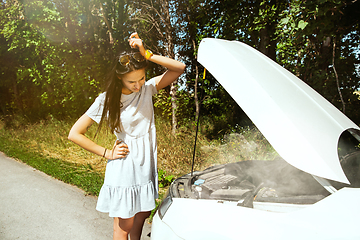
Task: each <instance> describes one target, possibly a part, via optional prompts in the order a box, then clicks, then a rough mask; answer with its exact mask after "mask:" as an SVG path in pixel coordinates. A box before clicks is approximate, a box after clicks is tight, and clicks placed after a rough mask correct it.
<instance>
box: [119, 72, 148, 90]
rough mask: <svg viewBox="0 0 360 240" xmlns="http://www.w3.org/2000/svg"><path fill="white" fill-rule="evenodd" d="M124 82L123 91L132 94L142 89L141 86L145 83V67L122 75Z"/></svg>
mask: <svg viewBox="0 0 360 240" xmlns="http://www.w3.org/2000/svg"><path fill="white" fill-rule="evenodd" d="M121 81H122V82H123V85H124V86H123V88H122V93H123V94H131V93H133V92H138V91H140V88H141V86H142V85H144V83H145V69H144V68H143V69H139V70H134V71H132V72H129V73H126V74H124V75H123V76H122V77H121Z"/></svg>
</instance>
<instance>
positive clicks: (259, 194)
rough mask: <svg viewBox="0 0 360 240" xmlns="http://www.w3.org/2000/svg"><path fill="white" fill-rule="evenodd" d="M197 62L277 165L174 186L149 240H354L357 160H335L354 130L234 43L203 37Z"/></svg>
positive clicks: (219, 169) (236, 169)
mask: <svg viewBox="0 0 360 240" xmlns="http://www.w3.org/2000/svg"><path fill="white" fill-rule="evenodd" d="M198 61H199V62H200V63H201V64H202V65H203V66H204V67H205V68H206V69H207V70H208V71H209V72H210V73H211V74H212V75H213V76H214V77H215V78H216V79H217V80H218V82H219V83H220V84H221V85H222V86H223V87H224V88H225V89H226V90H227V92H228V93H229V94H230V95H231V96H232V97H233V99H234V100H235V101H236V102H237V103H238V104H239V106H240V107H241V108H242V109H243V110H244V111H245V112H246V114H247V115H248V116H249V117H250V119H251V120H252V121H253V123H254V124H255V125H256V126H257V128H258V129H259V130H260V131H261V132H262V134H263V135H264V136H265V137H266V139H267V140H268V141H269V143H270V144H271V145H272V146H273V147H274V149H275V150H276V151H277V153H278V154H279V155H280V156H281V159H278V160H274V161H260V160H256V161H242V162H238V163H229V164H225V165H218V166H213V167H211V168H209V169H206V170H204V171H201V172H194V173H190V174H187V175H185V176H183V177H180V178H178V179H176V180H175V181H174V182H173V183H172V184H171V186H170V189H169V193H168V195H167V197H166V198H165V199H164V201H163V202H162V203H161V205H160V206H159V208H158V211H157V213H156V214H155V216H154V219H153V223H152V232H151V239H152V240H175V239H186V240H195V239H196V240H199V239H204V240H205V239H206V240H212V239H214V240H215V239H216V240H219V239H220V240H230V239H231V240H233V239H249V240H257V239H259V240H260V239H261V240H263V239H266V240H272V239H273V240H275V239H276V240H289V239H291V240H296V239H301V240H304V239H307V240H309V239H316V240H322V239H326V240H329V239H341V240H344V239H346V240H350V239H352V240H355V239H357V240H359V239H360V230H359V229H358V227H359V222H358V219H359V217H360V189H359V188H358V187H359V183H360V181H359V177H360V176H359V173H360V168H359V165H360V153H359V151H355V152H354V153H352V154H351V155H349V156H347V157H345V158H342V160H341V161H340V158H339V155H338V144H339V138H340V136H341V135H342V134H343V133H345V132H348V133H349V135H350V134H351V136H352V137H353V138H354V139H357V141H360V128H359V126H357V125H356V124H354V123H353V122H352V121H351V120H349V119H348V118H347V117H346V116H345V115H344V114H342V113H341V112H340V111H339V110H338V109H336V108H335V107H334V106H333V105H331V104H330V103H329V102H328V101H327V100H325V99H324V98H323V97H322V96H321V95H319V94H318V93H316V92H315V91H314V90H313V89H312V88H310V87H309V86H307V85H306V84H305V83H304V82H303V81H301V80H300V79H298V78H297V77H296V76H294V75H293V74H292V73H290V72H289V71H287V70H286V69H284V68H283V67H281V66H280V65H278V64H276V63H275V62H274V61H272V60H270V59H269V58H268V57H266V56H265V55H263V54H262V53H260V52H258V51H257V50H255V49H253V48H251V47H249V46H247V45H246V44H243V43H241V42H237V41H226V40H219V39H210V38H207V39H204V40H203V41H202V42H201V44H200V46H199V51H198Z"/></svg>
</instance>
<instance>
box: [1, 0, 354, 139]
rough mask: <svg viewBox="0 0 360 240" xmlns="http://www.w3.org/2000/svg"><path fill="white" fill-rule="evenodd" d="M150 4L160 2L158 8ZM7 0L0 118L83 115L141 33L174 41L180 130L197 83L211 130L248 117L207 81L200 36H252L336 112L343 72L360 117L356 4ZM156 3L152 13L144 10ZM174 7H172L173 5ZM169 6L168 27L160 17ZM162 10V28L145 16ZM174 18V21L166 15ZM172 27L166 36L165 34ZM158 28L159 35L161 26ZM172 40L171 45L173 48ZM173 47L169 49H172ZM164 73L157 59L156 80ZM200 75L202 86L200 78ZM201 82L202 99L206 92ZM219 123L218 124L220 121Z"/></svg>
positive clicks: (160, 108)
mask: <svg viewBox="0 0 360 240" xmlns="http://www.w3.org/2000/svg"><path fill="white" fill-rule="evenodd" d="M151 3H152V4H153V5H151ZM162 3H163V4H160V2H157V1H155V2H154V1H152V2H150V1H126V0H121V1H113V0H105V1H98V0H95V1H93V2H88V1H75V2H74V1H69V0H66V1H64V2H62V3H60V2H54V1H45V2H44V1H39V0H35V1H29V0H25V1H15V0H10V1H1V7H0V73H1V74H0V78H1V81H0V91H1V94H0V100H1V102H2V106H1V107H0V114H1V115H3V116H5V115H9V114H13V113H20V114H22V115H24V116H26V117H27V118H28V119H31V120H32V121H37V120H39V119H44V118H46V117H47V116H48V115H49V114H50V115H53V116H55V117H57V118H65V117H67V116H79V115H81V114H82V113H83V112H84V111H85V110H86V109H87V108H88V107H89V105H90V104H91V103H92V102H93V100H94V98H95V97H96V96H97V95H98V94H99V93H100V92H101V88H102V85H103V78H104V77H105V75H106V73H107V72H108V69H109V64H110V62H111V59H112V57H113V56H114V54H115V53H116V51H118V50H119V49H120V48H121V47H122V46H123V45H124V44H125V45H126V39H127V37H128V36H129V33H130V32H132V31H134V30H137V31H138V32H139V33H140V35H141V36H142V37H143V39H144V42H145V43H146V45H147V46H149V47H150V48H152V49H153V50H155V52H157V53H161V54H163V55H167V54H168V53H169V52H168V51H169V49H166V47H167V46H170V45H171V46H173V47H174V49H175V50H176V53H177V56H180V57H181V60H182V61H184V62H185V63H186V64H187V66H188V68H187V72H186V75H184V76H183V77H182V78H181V79H179V83H180V84H181V85H180V87H179V90H178V93H177V94H178V98H177V99H178V100H177V105H178V108H177V109H176V115H177V117H178V122H179V124H180V126H193V123H194V120H195V109H196V108H195V88H196V87H198V88H199V89H197V92H198V97H199V100H200V102H201V103H202V107H201V111H202V116H205V118H206V121H207V124H208V125H209V126H211V127H208V128H207V129H209V130H210V131H211V132H208V133H207V134H208V136H209V137H212V138H216V135H217V134H218V132H219V131H222V129H223V128H224V127H230V128H233V127H234V126H235V125H236V124H237V123H239V121H242V122H248V120H247V118H246V117H244V114H242V113H240V114H239V112H241V110H240V109H238V107H237V106H236V104H235V103H234V102H233V100H232V99H231V98H230V97H229V96H228V95H227V94H226V93H224V90H223V89H222V88H221V87H220V86H219V84H218V83H217V82H216V80H215V79H213V78H212V77H211V76H210V75H209V76H207V79H206V80H205V81H204V82H202V80H201V73H202V70H203V69H202V67H201V66H200V65H199V63H197V61H196V54H197V48H198V44H199V43H200V41H201V40H202V39H203V38H206V37H218V38H225V39H229V40H238V41H242V42H245V43H247V44H249V45H251V46H253V47H255V48H257V49H259V50H260V51H261V52H263V53H264V54H266V55H267V56H269V57H270V58H272V59H274V60H276V61H277V62H278V63H279V64H281V65H282V66H284V67H285V68H287V69H288V70H290V71H291V72H293V73H294V74H296V75H297V76H299V77H300V78H301V79H303V80H304V81H305V82H306V83H307V84H309V85H310V86H312V87H313V88H314V89H315V90H316V91H318V92H319V93H320V94H322V95H323V96H325V97H326V98H327V99H328V100H329V101H330V102H332V103H333V104H334V105H335V106H337V107H338V108H339V109H341V108H342V104H341V102H340V98H339V91H338V90H339V89H337V86H336V79H335V74H334V70H333V63H332V53H333V50H335V57H334V62H335V67H336V69H337V72H338V75H339V82H340V90H341V92H342V94H343V97H344V99H345V104H346V110H347V111H346V114H348V115H349V117H350V118H351V119H353V120H354V121H356V122H360V113H359V111H356V110H357V109H358V108H359V107H360V106H359V105H360V101H359V100H358V99H357V98H356V96H355V95H354V94H353V92H354V91H355V90H356V89H358V88H359V87H360V86H359V85H360V83H359V82H360V81H359V75H358V73H357V71H356V66H357V65H358V64H359V61H360V59H359V55H358V52H357V51H358V46H359V42H360V37H359V36H360V34H359V21H360V20H359V18H358V16H359V14H360V13H359V9H360V8H359V4H360V3H359V1H350V0H341V1H335V0H317V1H298V0H291V1H279V0H262V1H255V0H251V1H235V2H234V1H231V0H221V1H220V0H192V1H183V0H180V1H175V2H174V1H163V2H162ZM144 4H150V5H151V6H152V7H153V9H151V11H150V9H145V8H144V6H145V5H144ZM167 7H169V8H167ZM164 9H169V16H170V18H171V21H170V25H166V24H165V22H163V21H165V19H164V18H162V17H164V16H161V15H157V14H155V13H156V11H157V12H158V13H163V10H164ZM145 14H153V15H154V14H155V15H154V16H153V17H154V19H157V22H158V23H159V28H158V29H156V28H155V27H154V25H152V24H151V23H150V22H149V18H145ZM166 21H167V23H169V21H168V20H166ZM169 28H170V31H171V32H172V35H169V36H168V40H171V41H172V43H171V44H170V43H169V42H166V41H165V40H164V38H163V35H164V34H165V32H168V31H169ZM159 31H160V32H159ZM169 44H170V45H169ZM170 50H171V49H170ZM163 70H164V69H161V68H159V67H158V66H155V65H151V69H150V71H149V74H148V75H149V77H151V76H154V75H158V74H160V73H162V71H163ZM196 79H197V81H198V83H197V85H196V86H195V81H196ZM200 87H203V88H204V90H203V91H204V92H203V95H201V96H200V93H201V88H200ZM154 103H155V107H156V112H157V114H158V115H161V116H162V117H163V118H165V119H170V118H171V114H172V109H171V106H172V104H171V98H170V97H169V92H168V90H167V91H163V92H162V93H161V94H159V95H158V96H156V97H155V99H154ZM216 125H217V126H216Z"/></svg>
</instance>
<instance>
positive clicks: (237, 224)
mask: <svg viewBox="0 0 360 240" xmlns="http://www.w3.org/2000/svg"><path fill="white" fill-rule="evenodd" d="M359 202H360V189H354V188H343V189H341V190H339V191H337V192H336V193H334V194H332V195H330V196H329V197H327V198H325V199H323V200H322V201H319V202H318V203H315V204H313V205H309V206H308V207H306V208H302V209H299V210H296V211H292V212H288V213H276V212H267V211H262V210H257V209H252V208H246V207H239V206H236V204H226V203H219V201H217V200H204V199H201V200H194V199H185V198H174V199H173V203H172V206H171V207H170V208H169V209H168V212H167V213H166V215H165V216H164V218H163V222H161V220H160V219H159V217H158V215H156V216H155V219H154V222H153V229H152V233H151V234H152V239H156V240H169V239H186V240H195V239H196V240H199V239H206V240H215V239H216V240H219V239H221V240H227V239H252V240H260V239H261V240H262V239H268V240H275V239H276V240H288V239H292V240H297V239H299V240H304V239H316V240H325V239H326V240H330V239H339V240H340V239H347V240H350V239H354V240H355V239H360V231H357V228H358V222H357V221H356V218H357V216H358V215H359V213H360V204H359ZM339 203H341V204H339ZM187 209H191V211H186V210H187ZM184 211H186V212H187V213H188V214H190V213H191V215H186V218H187V219H189V220H190V219H191V221H182V220H184V219H182V218H179V216H184ZM164 223H166V224H164ZM165 226H166V227H165ZM169 226H171V228H170V227H169ZM166 228H168V231H169V232H168V233H166V230H165V229H166ZM163 231H165V233H164V232H163ZM158 232H160V233H161V234H158ZM174 233H176V234H177V236H176V235H175V234H174ZM153 237H154V238H153ZM174 237H176V238H174Z"/></svg>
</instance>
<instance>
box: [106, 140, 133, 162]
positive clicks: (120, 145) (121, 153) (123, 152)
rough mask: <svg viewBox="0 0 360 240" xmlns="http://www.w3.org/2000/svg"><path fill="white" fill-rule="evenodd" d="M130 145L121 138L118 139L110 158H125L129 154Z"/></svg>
mask: <svg viewBox="0 0 360 240" xmlns="http://www.w3.org/2000/svg"><path fill="white" fill-rule="evenodd" d="M129 152H130V151H129V148H128V145H126V144H125V143H124V142H122V141H120V140H116V143H115V146H114V147H113V149H112V150H111V155H110V156H111V158H110V160H114V159H119V158H125V157H127V155H128V154H129Z"/></svg>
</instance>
